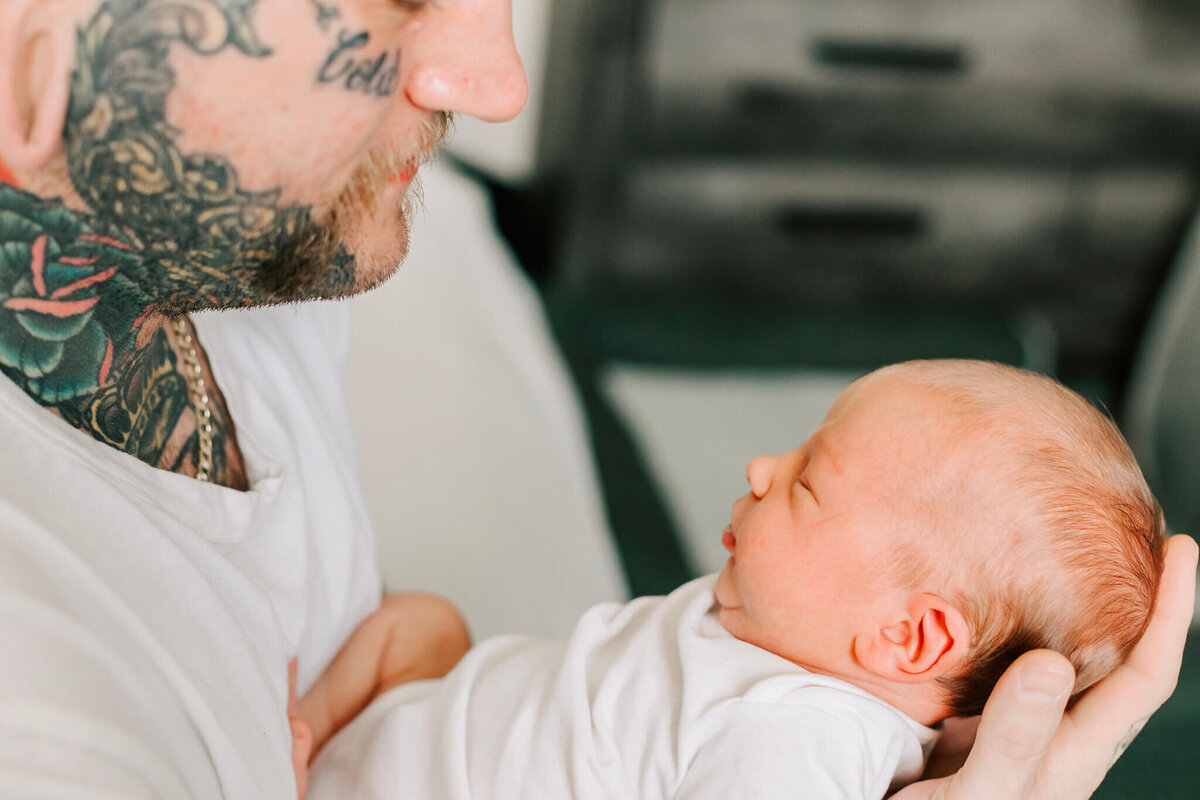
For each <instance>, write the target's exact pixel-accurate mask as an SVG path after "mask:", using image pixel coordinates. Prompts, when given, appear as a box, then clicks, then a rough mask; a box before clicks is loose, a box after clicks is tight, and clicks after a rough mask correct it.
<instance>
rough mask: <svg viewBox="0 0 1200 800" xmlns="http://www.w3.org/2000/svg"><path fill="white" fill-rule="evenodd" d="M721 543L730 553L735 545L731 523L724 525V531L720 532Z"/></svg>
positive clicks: (735, 538) (735, 540) (735, 539)
mask: <svg viewBox="0 0 1200 800" xmlns="http://www.w3.org/2000/svg"><path fill="white" fill-rule="evenodd" d="M721 544H722V545H723V546H724V547H725V549H726V550H728V551H729V552H730V553H732V552H733V549H734V548H735V547H737V537H736V536H734V535H733V526H732V525H726V526H725V531H724V532H723V533H722V534H721Z"/></svg>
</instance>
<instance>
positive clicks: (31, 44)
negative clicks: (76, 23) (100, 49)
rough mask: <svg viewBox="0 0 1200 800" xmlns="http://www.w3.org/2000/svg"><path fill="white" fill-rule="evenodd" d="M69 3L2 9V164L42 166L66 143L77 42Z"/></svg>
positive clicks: (23, 2)
mask: <svg viewBox="0 0 1200 800" xmlns="http://www.w3.org/2000/svg"><path fill="white" fill-rule="evenodd" d="M71 11H72V9H71V8H69V7H68V4H67V3H66V2H64V0H3V2H2V3H0V161H3V162H6V163H7V164H8V166H9V167H11V168H12V169H13V170H16V171H20V170H32V169H36V168H37V167H40V166H42V165H43V164H44V163H45V162H46V160H47V159H49V158H50V156H52V155H53V154H54V153H55V151H56V150H57V149H58V148H59V146H60V144H61V142H62V130H63V124H64V123H65V122H66V117H67V98H68V95H69V94H70V77H71V66H72V63H73V62H74V57H75V37H74V33H73V26H72V25H71V24H70V23H69V20H70V19H71V18H72V13H71Z"/></svg>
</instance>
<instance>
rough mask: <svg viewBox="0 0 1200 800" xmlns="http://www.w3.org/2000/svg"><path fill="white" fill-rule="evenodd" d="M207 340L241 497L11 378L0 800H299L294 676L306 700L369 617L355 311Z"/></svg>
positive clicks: (0, 394) (3, 434)
mask: <svg viewBox="0 0 1200 800" xmlns="http://www.w3.org/2000/svg"><path fill="white" fill-rule="evenodd" d="M195 322H196V327H197V330H198V333H199V338H200V341H201V343H202V344H203V346H204V347H205V348H206V349H207V351H208V354H209V356H210V360H211V363H212V366H213V369H214V371H215V374H216V378H217V381H218V383H219V384H220V386H221V389H222V391H223V392H224V394H225V398H226V400H227V401H228V404H229V408H230V411H231V414H232V416H233V418H234V420H235V422H236V424H237V436H238V442H239V444H240V446H241V451H242V455H243V456H244V458H245V462H246V467H247V470H248V473H249V474H248V477H249V480H250V484H251V490H250V491H248V492H244V493H243V492H236V491H233V490H230V489H226V488H223V487H220V486H213V485H209V484H203V483H200V482H198V481H195V480H192V479H190V478H185V477H182V476H179V475H174V474H170V473H167V472H163V471H161V470H156V469H153V468H152V467H150V466H148V465H146V464H144V463H142V462H140V461H138V460H137V459H135V458H133V457H131V456H127V455H125V454H122V453H119V452H117V451H115V450H113V449H111V448H109V447H107V446H105V445H103V444H100V443H99V442H97V441H95V440H93V439H91V438H90V437H88V436H87V435H86V434H83V433H81V432H79V431H76V430H74V429H72V428H70V427H69V426H68V425H67V424H66V423H64V422H62V421H61V420H59V419H58V418H56V417H54V416H53V415H51V414H49V413H48V412H47V411H46V410H45V409H43V408H41V407H39V406H38V405H37V404H36V403H34V401H32V400H31V399H30V398H28V397H27V396H26V395H25V394H23V393H22V392H21V391H20V390H19V389H18V388H17V387H16V386H15V385H14V384H12V383H11V382H9V381H8V380H6V379H0V797H2V798H9V797H19V798H42V797H70V798H89V797H106V798H109V797H120V798H143V797H147V798H148V797H153V798H160V797H169V798H177V797H178V798H187V797H195V798H214V797H221V796H224V797H227V798H231V799H233V800H242V799H243V798H246V799H247V800H249V799H250V798H288V797H294V796H295V785H294V779H293V775H292V770H291V761H290V752H291V736H290V731H289V729H288V724H287V719H286V713H285V705H286V690H287V674H286V667H287V662H288V660H289V659H291V658H292V657H293V656H295V655H298V656H299V658H300V664H301V676H300V681H299V683H300V685H301V688H302V689H303V688H304V687H306V686H307V685H308V684H309V683H311V681H312V680H313V679H314V677H315V676H316V675H318V674H320V672H321V670H323V669H324V667H325V666H326V664H327V663H328V662H329V660H330V659H331V658H332V657H333V655H334V654H335V653H336V651H337V649H338V647H339V646H340V645H341V643H342V642H343V641H344V640H345V638H346V637H347V636H348V635H349V633H350V631H351V630H353V628H354V627H355V626H356V625H357V624H358V623H359V622H360V621H361V620H362V619H363V617H364V616H366V614H368V613H369V612H370V611H371V610H372V609H374V608H375V606H376V605H377V603H378V599H379V578H378V570H377V568H376V564H375V542H374V538H373V536H372V533H371V527H370V524H369V521H368V517H367V513H366V509H365V506H364V503H363V501H362V497H361V489H360V480H359V476H358V468H357V465H356V461H355V455H354V448H353V443H352V437H351V430H350V425H349V420H348V419H347V415H346V412H345V404H344V397H343V396H342V382H341V380H340V379H341V375H342V368H343V365H344V363H345V351H346V346H347V335H348V330H349V325H348V322H349V320H348V311H347V309H346V308H345V306H344V305H339V304H308V305H305V306H296V307H287V308H278V309H269V310H268V309H264V310H256V311H252V312H226V313H222V314H217V315H202V316H200V317H199V318H197V319H196V320H195ZM315 553H319V554H320V557H319V558H318V557H316V556H315V555H314V554H315Z"/></svg>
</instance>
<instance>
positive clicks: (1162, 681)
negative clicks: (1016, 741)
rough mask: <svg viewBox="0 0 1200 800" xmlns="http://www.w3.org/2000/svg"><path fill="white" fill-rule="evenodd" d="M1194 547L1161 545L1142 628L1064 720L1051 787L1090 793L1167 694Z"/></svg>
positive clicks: (1191, 599) (1186, 613) (1186, 612)
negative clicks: (1157, 576) (1153, 596)
mask: <svg viewBox="0 0 1200 800" xmlns="http://www.w3.org/2000/svg"><path fill="white" fill-rule="evenodd" d="M1196 559H1197V547H1196V542H1195V541H1193V540H1192V539H1191V537H1188V536H1183V535H1180V536H1172V537H1171V538H1170V539H1169V540H1168V541H1167V549H1166V556H1165V562H1164V565H1163V575H1162V579H1161V580H1160V583H1159V588H1158V598H1157V600H1156V602H1155V609H1154V614H1153V616H1152V617H1151V618H1150V624H1149V625H1148V626H1147V627H1146V632H1145V633H1144V634H1143V635H1142V638H1141V640H1140V641H1138V643H1137V645H1136V646H1135V647H1134V649H1133V651H1132V652H1131V653H1130V654H1129V658H1128V659H1126V661H1125V663H1124V664H1122V665H1121V666H1120V667H1118V668H1117V669H1116V670H1115V671H1114V672H1113V673H1112V674H1111V675H1109V676H1108V677H1106V678H1105V679H1104V680H1102V681H1100V683H1098V684H1096V685H1095V686H1094V687H1092V689H1091V690H1090V691H1089V692H1088V693H1087V694H1085V695H1084V696H1083V698H1082V699H1080V701H1079V702H1078V703H1076V704H1075V707H1074V708H1072V709H1071V712H1070V713H1069V714H1068V719H1067V720H1066V723H1067V724H1064V725H1063V729H1062V731H1061V732H1060V735H1059V738H1058V741H1056V742H1055V744H1054V748H1055V751H1056V752H1057V751H1059V750H1060V749H1061V751H1062V753H1063V757H1062V758H1056V759H1054V760H1053V762H1052V765H1051V766H1052V769H1053V772H1054V774H1055V777H1054V779H1055V782H1056V784H1058V785H1060V786H1064V787H1067V789H1066V790H1067V791H1068V792H1070V791H1074V792H1075V793H1076V794H1078V795H1079V796H1081V797H1083V796H1086V792H1090V791H1092V790H1094V789H1095V787H1096V786H1098V785H1099V784H1100V781H1101V780H1103V778H1104V774H1105V773H1106V772H1107V771H1108V769H1109V767H1111V766H1112V764H1113V762H1114V761H1116V759H1117V758H1118V757H1119V756H1120V755H1121V753H1123V752H1124V751H1125V748H1127V747H1128V746H1129V744H1130V743H1131V742H1132V741H1133V738H1134V737H1135V736H1137V734H1138V733H1139V732H1140V731H1141V729H1142V726H1143V725H1145V723H1146V721H1147V720H1148V719H1149V717H1150V715H1151V714H1153V713H1154V712H1155V711H1156V710H1157V709H1158V707H1159V706H1161V705H1162V704H1163V703H1164V702H1166V700H1167V698H1168V697H1170V696H1171V693H1172V692H1173V691H1174V690H1175V684H1176V682H1177V681H1178V679H1179V669H1180V666H1181V665H1182V663H1183V647H1184V642H1185V641H1186V640H1187V633H1188V627H1189V626H1190V624H1191V620H1192V613H1193V606H1194V605H1195V600H1196V594H1195V592H1196Z"/></svg>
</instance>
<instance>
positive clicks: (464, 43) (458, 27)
mask: <svg viewBox="0 0 1200 800" xmlns="http://www.w3.org/2000/svg"><path fill="white" fill-rule="evenodd" d="M412 24H413V25H414V26H415V30H414V31H413V35H412V36H411V37H410V44H409V47H408V48H406V50H405V52H404V53H403V54H402V58H403V57H408V58H409V59H410V66H409V69H408V72H407V76H406V79H405V85H404V91H405V94H406V95H407V97H408V100H409V102H411V103H412V104H413V105H415V106H418V107H420V108H425V109H428V110H430V111H453V112H459V113H463V114H469V115H471V116H473V117H478V118H479V119H481V120H483V121H484V122H504V121H506V120H510V119H512V118H513V117H515V116H516V115H517V112H519V111H520V110H521V108H522V107H524V105H525V101H526V100H527V99H528V97H529V83H528V81H527V80H526V78H525V68H524V67H523V66H522V65H521V58H520V56H518V55H517V46H516V44H515V43H514V42H513V36H512V6H511V3H510V0H456V2H454V3H452V4H451V3H446V4H442V3H438V4H435V5H433V6H432V7H431V8H430V11H429V13H428V14H427V15H426V16H425V18H424V19H421V20H414V21H413V23H412Z"/></svg>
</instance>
